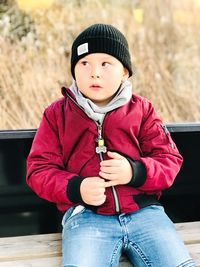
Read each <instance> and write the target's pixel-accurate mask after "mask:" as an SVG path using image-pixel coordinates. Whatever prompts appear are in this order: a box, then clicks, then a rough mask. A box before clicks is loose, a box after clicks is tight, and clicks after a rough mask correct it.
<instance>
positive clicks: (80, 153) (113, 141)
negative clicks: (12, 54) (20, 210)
mask: <svg viewBox="0 0 200 267" xmlns="http://www.w3.org/2000/svg"><path fill="white" fill-rule="evenodd" d="M71 73H72V76H73V79H74V82H73V84H72V86H71V87H70V88H69V89H66V88H62V92H63V96H64V97H63V98H61V99H60V100H58V101H56V102H54V103H53V104H51V105H50V106H49V107H48V108H47V109H46V110H45V112H44V115H43V119H42V121H41V124H40V127H39V129H38V131H37V133H36V136H35V139H34V142H33V145H32V149H31V152H30V155H29V157H28V160H27V167H28V168H27V183H28V184H29V186H30V187H31V188H32V189H33V190H34V191H35V192H36V193H37V194H38V195H39V196H40V197H42V198H44V199H47V200H48V201H52V202H55V203H56V204H57V207H58V209H59V210H60V211H62V212H65V215H64V217H63V221H62V225H63V233H62V237H63V240H62V252H63V261H62V266H64V267H67V266H68V267H70V266H73V267H75V266H76V267H108V266H118V264H119V258H120V256H121V254H122V253H125V254H126V255H127V256H128V258H129V259H130V262H131V263H132V264H134V266H136V267H137V266H156V267H158V266H160V267H161V266H162V267H178V266H185V267H186V266H187V267H191V266H194V263H193V261H192V259H191V258H190V256H189V254H188V252H187V251H186V249H185V247H184V244H183V242H182V241H181V240H180V239H179V237H178V236H177V233H176V231H175V229H174V226H173V223H172V222H171V221H170V219H169V218H168V217H167V215H166V214H165V212H164V209H163V207H162V206H161V205H160V203H159V201H158V200H159V197H160V195H161V191H162V190H164V189H166V188H168V187H170V186H171V185H172V183H173V181H174V179H175V177H176V175H177V173H178V171H179V169H180V167H181V164H182V157H181V155H180V154H179V152H178V150H177V148H176V146H175V144H174V142H173V141H172V139H171V137H170V134H169V132H168V131H167V129H166V128H165V127H164V126H163V124H162V122H161V120H160V119H159V118H158V116H157V114H156V112H155V110H154V108H153V107H152V105H151V103H150V102H149V101H148V100H146V99H144V98H142V97H140V96H137V95H135V94H132V87H131V83H130V82H129V81H128V78H129V77H130V76H131V75H132V67H131V58H130V54H129V48H128V43H127V40H126V39H125V37H124V35H123V34H122V33H121V32H120V31H119V30H117V29H116V28H114V27H113V26H111V25H106V24H94V25H92V26H90V27H88V28H87V29H85V30H84V31H83V32H82V33H81V34H80V35H79V36H78V37H77V38H76V39H75V41H74V43H73V45H72V53H71Z"/></svg>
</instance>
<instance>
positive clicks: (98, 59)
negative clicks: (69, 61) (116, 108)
mask: <svg viewBox="0 0 200 267" xmlns="http://www.w3.org/2000/svg"><path fill="white" fill-rule="evenodd" d="M74 71H75V77H76V83H77V86H78V89H79V90H80V92H81V93H82V94H83V95H84V96H85V97H87V98H89V99H90V100H92V101H93V102H94V103H95V104H96V105H98V106H105V105H106V104H108V103H109V102H110V100H111V99H112V98H113V96H114V94H115V93H116V91H117V90H118V89H119V86H120V84H121V83H122V80H123V79H127V78H128V77H129V73H128V70H127V69H125V68H124V66H123V65H122V63H121V62H120V61H119V60H118V59H116V58H115V57H113V56H111V55H108V54H104V53H94V54H89V55H87V56H85V57H83V58H81V59H80V60H79V61H78V62H77V64H76V66H75V70H74Z"/></svg>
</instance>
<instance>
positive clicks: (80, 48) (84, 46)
mask: <svg viewBox="0 0 200 267" xmlns="http://www.w3.org/2000/svg"><path fill="white" fill-rule="evenodd" d="M87 52H88V43H84V44H81V45H79V46H78V47H77V54H78V56H80V55H82V54H85V53H87Z"/></svg>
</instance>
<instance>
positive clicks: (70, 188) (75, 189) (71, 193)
mask: <svg viewBox="0 0 200 267" xmlns="http://www.w3.org/2000/svg"><path fill="white" fill-rule="evenodd" d="M83 179H84V178H82V177H81V176H74V177H72V179H71V180H69V182H68V185H67V190H66V194H67V197H68V199H69V200H70V201H71V202H73V203H83V200H82V198H81V192H80V186H81V183H82V181H83Z"/></svg>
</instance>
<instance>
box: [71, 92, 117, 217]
mask: <svg viewBox="0 0 200 267" xmlns="http://www.w3.org/2000/svg"><path fill="white" fill-rule="evenodd" d="M66 95H67V96H68V97H69V98H70V99H71V100H72V102H74V104H76V105H77V106H78V107H79V108H80V109H81V110H83V111H84V109H83V108H82V107H81V106H80V105H79V104H78V103H77V102H76V101H75V100H74V99H73V97H71V96H70V95H69V94H68V93H67V92H66ZM86 115H87V114H86ZM88 118H89V117H88ZM90 119H91V118H90ZM94 123H95V124H96V125H97V129H98V130H99V126H101V131H102V125H99V124H98V123H97V122H96V121H94ZM99 157H100V161H103V160H104V157H103V153H102V152H101V153H100V154H99ZM111 188H112V194H113V198H114V202H115V211H116V213H119V212H120V205H119V199H118V196H117V192H116V189H115V187H114V186H112V187H111Z"/></svg>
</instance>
